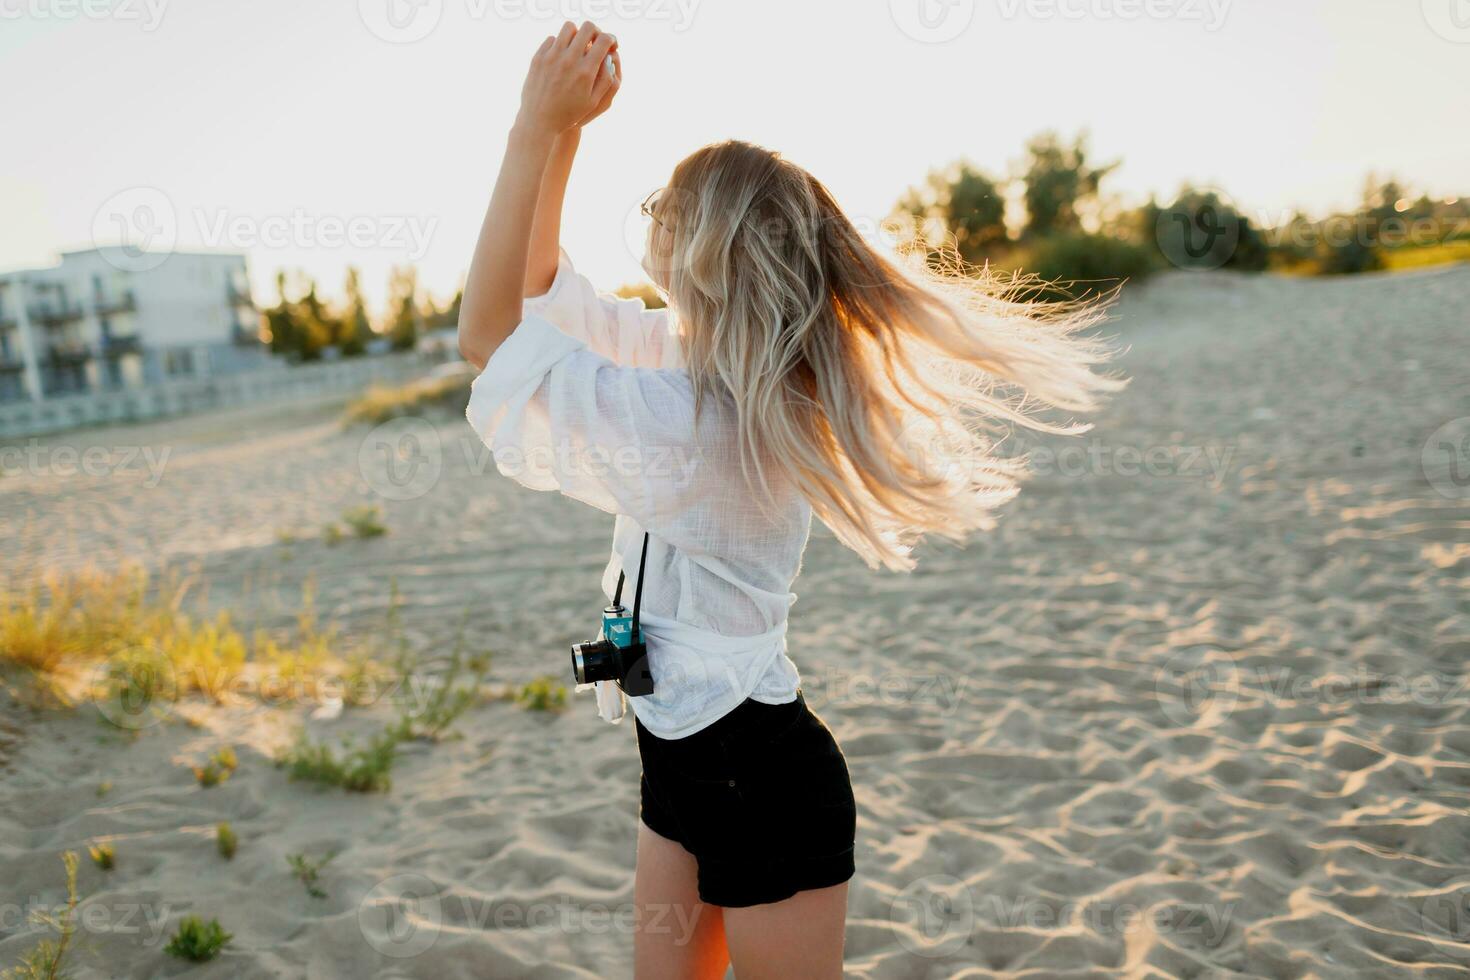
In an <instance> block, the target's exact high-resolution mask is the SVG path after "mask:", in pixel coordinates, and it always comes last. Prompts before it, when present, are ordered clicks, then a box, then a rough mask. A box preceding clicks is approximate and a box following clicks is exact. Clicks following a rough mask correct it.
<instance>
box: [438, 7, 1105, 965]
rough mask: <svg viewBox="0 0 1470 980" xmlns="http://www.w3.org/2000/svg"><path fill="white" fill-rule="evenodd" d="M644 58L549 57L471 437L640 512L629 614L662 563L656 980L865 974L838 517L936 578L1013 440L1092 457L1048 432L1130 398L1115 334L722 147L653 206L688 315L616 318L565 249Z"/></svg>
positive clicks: (527, 137)
mask: <svg viewBox="0 0 1470 980" xmlns="http://www.w3.org/2000/svg"><path fill="white" fill-rule="evenodd" d="M616 48H617V45H616V41H615V39H614V38H613V37H612V36H611V35H609V34H606V33H602V32H600V31H598V30H597V28H596V27H594V26H593V25H592V24H590V23H586V24H583V25H581V27H580V28H578V27H576V26H575V25H573V24H570V23H568V24H566V25H565V26H564V27H563V28H562V30H561V33H560V34H559V35H557V36H556V37H550V38H547V39H546V41H545V42H544V43H543V44H542V45H541V48H540V49H539V50H538V51H537V52H536V55H535V58H534V59H533V60H532V63H531V67H530V70H529V72H528V74H527V76H526V81H525V85H524V88H523V91H522V93H521V108H520V113H519V115H518V117H517V119H516V122H515V125H514V126H513V127H512V129H511V132H510V136H509V139H508V144H507V148H506V153H505V158H504V161H503V163H502V166H501V170H500V175H499V178H498V180H497V181H496V184H495V190H494V192H493V194H492V196H491V201H490V206H489V210H488V212H487V214H486V216H485V222H484V226H483V228H482V230H481V232H480V239H479V243H478V245H477V246H476V249H475V254H474V259H473V261H472V263H471V267H470V271H469V275H468V279H467V281H466V284H465V291H464V299H463V305H462V308H461V316H460V324H459V337H460V349H461V351H462V352H463V354H464V356H465V358H466V359H467V360H469V361H470V362H471V363H472V364H474V365H475V366H476V367H477V368H480V369H481V374H480V376H479V378H478V379H477V380H476V381H475V384H474V388H473V392H472V395H471V399H470V405H469V408H468V410H467V413H466V414H467V416H468V418H469V420H470V423H471V424H472V425H473V426H474V427H475V430H476V432H477V433H478V434H479V435H480V437H481V438H482V439H484V440H485V442H486V444H487V445H489V446H490V448H491V449H492V450H493V451H494V454H495V457H496V461H497V465H498V467H499V468H500V469H501V471H502V472H503V473H506V474H508V475H510V476H512V477H514V478H515V479H517V480H519V481H520V482H522V483H524V484H525V485H527V486H530V487H533V488H536V489H541V490H558V491H560V492H561V493H564V494H566V495H568V496H570V497H573V498H576V499H578V500H581V501H584V502H586V503H588V504H591V505H593V506H595V507H599V508H601V509H603V510H605V511H607V512H609V513H611V514H614V515H616V524H615V530H614V544H613V555H612V559H611V561H610V562H609V564H608V566H607V570H606V573H605V575H604V581H603V586H604V590H605V591H606V592H607V593H608V595H609V596H611V595H612V594H613V592H614V588H613V586H614V584H615V583H616V582H617V580H618V578H619V575H620V573H623V572H624V570H625V569H626V570H627V574H628V576H629V577H630V578H631V577H633V576H635V575H637V570H638V569H639V567H640V559H643V558H644V554H645V553H644V543H645V540H646V541H647V551H646V559H644V560H646V571H645V572H644V574H643V575H642V576H640V577H641V578H646V579H647V587H646V589H644V590H643V593H642V607H641V608H642V613H641V614H642V624H643V632H644V636H645V638H646V640H647V643H648V651H649V653H648V665H649V669H650V670H651V672H652V675H653V679H654V691H653V693H652V694H649V695H647V696H639V697H633V698H630V699H629V702H630V703H631V706H632V708H633V711H634V714H635V716H636V721H635V726H634V727H635V730H636V733H637V739H638V750H639V755H640V758H641V759H642V763H643V776H642V780H641V786H640V792H641V808H640V817H641V824H640V827H639V840H638V860H637V875H636V881H635V886H634V892H635V902H636V904H637V905H638V907H639V909H640V914H641V917H640V924H639V928H638V929H637V931H636V933H635V939H634V959H635V964H636V969H637V975H638V976H639V977H640V978H643V980H650V978H671V980H672V978H677V980H688V978H691V977H694V978H703V977H722V976H723V975H724V972H725V970H726V968H727V966H728V965H729V964H730V963H731V962H733V964H734V966H735V969H736V973H737V974H738V975H739V977H740V978H741V980H753V978H762V977H778V978H788V977H804V978H817V977H838V976H840V975H841V971H842V945H843V927H844V920H845V917H846V907H847V906H846V903H847V882H848V880H849V879H850V878H851V877H852V875H853V872H854V849H853V845H854V839H855V825H856V808H855V805H854V798H853V792H852V785H851V782H850V780H849V778H848V770H847V766H846V763H845V761H844V759H843V756H842V752H841V750H840V749H839V747H838V745H837V743H836V741H835V740H834V739H833V737H832V733H831V732H830V731H829V730H828V728H827V727H826V725H824V724H823V723H822V721H821V720H820V719H819V718H818V717H817V716H816V715H815V714H814V713H813V712H812V711H811V710H810V709H809V708H808V707H807V705H806V703H805V700H804V698H803V697H802V694H801V690H800V685H799V676H798V674H797V671H796V668H795V666H794V665H793V664H792V662H791V660H790V659H789V658H788V657H787V655H786V651H785V630H786V613H787V609H788V607H789V606H790V604H791V602H792V601H793V600H794V599H795V596H793V595H792V594H791V591H790V588H791V583H792V581H793V579H794V578H795V577H796V574H797V571H798V568H799V566H800V563H801V555H802V552H803V549H804V548H805V545H806V539H807V534H808V530H809V528H810V523H811V518H812V515H813V514H815V515H816V516H817V517H819V518H820V519H821V520H822V521H823V522H824V523H825V524H826V525H827V526H828V527H829V528H831V529H832V531H833V532H834V533H835V534H836V535H837V537H838V538H839V539H840V540H841V541H842V542H843V543H845V544H846V545H848V546H849V547H851V548H852V549H853V550H855V551H856V552H857V553H858V554H859V555H861V556H862V557H863V558H864V559H865V560H866V561H867V562H868V563H869V565H870V566H873V567H877V566H880V565H881V566H885V567H887V568H891V569H899V570H906V569H909V568H911V567H913V559H912V557H911V556H910V553H909V549H910V547H911V546H912V545H913V544H914V543H915V542H916V541H917V540H918V539H919V538H920V537H922V536H923V535H925V534H927V533H938V534H942V535H945V536H949V537H954V538H958V537H962V536H963V535H964V533H965V532H966V531H969V530H971V529H975V528H984V527H987V526H989V525H990V523H991V511H992V510H993V509H994V508H995V507H996V506H997V505H998V504H1000V503H1001V502H1003V501H1005V500H1006V499H1008V498H1009V497H1011V496H1012V495H1014V493H1015V492H1016V479H1017V478H1018V477H1019V475H1020V473H1019V464H1018V463H1017V462H1015V461H1009V460H1003V459H1000V458H997V457H995V456H992V455H991V454H990V453H989V452H988V449H987V447H988V445H989V442H988V440H987V439H986V438H985V437H984V435H983V432H982V429H983V427H984V426H985V425H986V424H987V423H990V422H996V421H1001V420H1008V421H1011V422H1018V423H1021V424H1024V425H1028V426H1031V427H1033V428H1040V429H1045V430H1047V431H1059V432H1077V431H1082V430H1083V428H1084V427H1083V426H1080V425H1049V424H1047V423H1044V422H1042V421H1040V420H1039V419H1037V418H1036V417H1035V416H1034V415H1033V414H1032V411H1033V406H1036V407H1046V406H1051V407H1058V408H1063V409H1068V410H1077V411H1082V410H1089V409H1091V408H1093V407H1094V406H1095V403H1096V400H1097V396H1098V395H1099V394H1101V393H1102V392H1105V391H1108V390H1111V389H1114V388H1116V387H1118V385H1119V384H1120V382H1117V381H1114V380H1110V379H1107V378H1104V377H1102V376H1100V375H1098V374H1097V373H1095V372H1094V370H1093V367H1094V365H1096V364H1098V363H1099V362H1100V361H1101V360H1103V358H1104V356H1105V352H1104V350H1103V349H1102V347H1101V346H1100V345H1099V344H1098V343H1097V342H1096V341H1092V340H1087V339H1083V338H1082V337H1080V336H1079V335H1078V331H1079V330H1081V329H1082V328H1083V327H1085V326H1088V325H1089V324H1091V323H1094V322H1096V320H1097V318H1098V316H1099V314H1098V313H1097V311H1096V310H1095V309H1084V310H1072V311H1066V310H1058V309H1055V308H1041V307H1037V306H1021V305H1018V304H1014V303H1010V302H1007V301H1005V300H1003V299H1000V298H997V297H996V296H995V295H992V292H993V291H991V290H989V289H988V288H987V284H986V282H985V281H984V280H983V279H975V278H966V277H962V276H958V275H951V276H941V275H938V274H936V273H933V272H930V271H927V270H926V269H925V268H923V263H919V266H918V267H917V268H914V269H904V268H900V267H899V266H897V265H895V264H893V263H890V262H889V261H887V260H885V259H884V258H882V257H880V256H879V255H878V254H876V253H875V252H874V251H873V250H872V249H871V248H870V247H869V246H868V244H867V243H866V242H864V241H863V239H862V238H861V237H860V236H859V235H858V233H857V232H856V230H855V229H854V228H853V226H852V224H851V223H850V222H849V221H848V220H847V219H846V218H845V217H844V216H843V215H842V213H841V211H840V210H839V209H838V207H837V205H836V203H835V202H834V201H833V199H832V197H831V195H830V194H829V193H828V192H827V190H826V188H824V187H823V186H822V185H821V184H820V183H818V182H817V181H816V180H815V179H814V178H812V177H811V176H810V175H809V174H807V173H806V172H805V171H803V170H801V169H800V168H798V167H796V166H794V165H792V164H790V163H788V162H786V161H783V160H781V159H780V158H779V157H778V156H776V155H775V154H772V153H770V152H768V151H766V150H762V149H760V148H758V147H754V146H750V145H748V144H744V143H734V142H732V143H724V144H719V145H715V146H709V147H705V148H704V149H701V150H699V151H697V152H696V153H694V154H693V155H692V156H690V157H689V158H688V159H686V160H684V161H683V162H682V163H681V164H680V165H679V166H678V168H677V169H676V170H675V171H674V174H673V176H672V178H671V180H670V181H669V184H668V186H667V187H666V188H664V190H663V191H662V192H660V193H658V194H656V195H655V196H654V197H653V198H652V199H650V201H648V202H646V203H645V213H646V214H647V215H648V216H649V217H650V218H651V221H650V223H649V230H648V244H647V255H646V257H645V260H644V266H645V268H646V269H647V271H648V273H649V275H650V276H651V277H652V278H653V281H654V282H655V284H656V285H657V286H658V287H659V288H660V290H661V291H662V292H663V293H665V294H666V295H667V296H668V297H669V301H670V308H671V311H672V315H667V314H666V313H665V312H664V311H649V310H645V309H644V308H643V304H642V303H640V302H638V301H636V300H618V299H614V298H612V297H608V296H600V295H598V294H597V292H596V291H595V290H594V289H593V288H592V287H591V286H590V284H589V283H588V282H587V281H586V280H585V279H583V278H581V277H580V276H578V275H577V274H576V272H575V271H574V270H573V269H572V266H571V264H570V260H569V259H568V258H567V256H566V255H565V254H564V253H562V252H561V251H560V249H559V245H558V233H559V232H558V229H559V226H560V222H561V209H562V197H563V193H564V190H565V187H566V182H567V177H568V174H569V173H570V170H571V165H572V158H573V156H574V154H575V152H576V149H577V141H578V134H579V132H580V129H581V127H582V126H584V125H586V124H587V123H588V122H590V121H591V120H593V119H594V118H596V117H597V116H599V115H601V114H602V113H603V112H604V111H605V110H606V109H607V108H608V106H609V105H610V104H611V102H612V99H613V97H614V96H615V94H616V93H617V90H618V86H619V83H620V79H621V72H622V65H621V61H620V59H619V57H618V54H617V50H616ZM645 532H647V538H646V539H645ZM629 584H630V586H632V585H636V584H638V583H635V582H631V581H630V583H629Z"/></svg>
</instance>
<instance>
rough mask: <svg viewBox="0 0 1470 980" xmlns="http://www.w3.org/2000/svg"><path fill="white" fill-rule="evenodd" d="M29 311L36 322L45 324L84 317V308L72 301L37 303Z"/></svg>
mask: <svg viewBox="0 0 1470 980" xmlns="http://www.w3.org/2000/svg"><path fill="white" fill-rule="evenodd" d="M27 313H29V314H30V318H31V319H32V320H34V321H35V322H37V323H44V324H52V323H66V322H67V321H69V320H80V319H81V318H82V308H81V307H80V306H76V305H74V304H70V303H37V304H36V305H35V306H32V307H30V309H28V310H27Z"/></svg>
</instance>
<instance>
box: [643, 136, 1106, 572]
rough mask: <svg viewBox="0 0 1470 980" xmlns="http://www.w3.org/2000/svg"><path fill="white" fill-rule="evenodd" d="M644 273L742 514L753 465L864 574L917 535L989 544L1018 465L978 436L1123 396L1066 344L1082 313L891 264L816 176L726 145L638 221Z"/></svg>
mask: <svg viewBox="0 0 1470 980" xmlns="http://www.w3.org/2000/svg"><path fill="white" fill-rule="evenodd" d="M655 208H656V210H655V212H654V213H655V215H656V218H657V221H658V225H659V226H660V228H661V229H665V230H663V231H661V232H656V234H661V235H662V237H663V244H662V247H661V248H660V249H658V251H659V252H661V253H662V257H661V258H657V259H655V260H654V261H656V262H657V263H658V266H659V268H657V269H656V270H651V271H653V272H654V274H655V277H656V278H657V279H659V280H660V282H659V284H660V285H661V286H662V287H663V288H664V289H665V290H666V291H667V292H668V294H669V299H670V305H671V306H672V307H673V309H674V311H675V313H676V315H677V317H678V320H679V323H680V324H681V329H682V334H681V343H682V344H683V345H684V353H685V358H686V363H687V365H688V369H689V373H690V375H691V378H692V380H693V383H694V391H695V398H696V413H697V412H698V405H699V404H700V403H701V402H703V401H704V400H705V399H707V398H709V397H710V396H711V395H712V394H713V393H714V392H716V391H718V390H719V389H720V388H723V389H725V390H726V391H728V393H729V395H730V396H731V398H732V400H733V403H734V405H735V409H736V415H737V420H738V425H737V428H738V432H739V440H740V460H741V467H742V470H743V472H744V474H745V477H746V479H747V481H748V482H749V483H750V485H751V487H752V488H753V489H755V490H757V491H758V497H757V499H761V500H768V499H770V492H771V482H770V475H771V468H772V467H776V468H777V472H780V473H783V474H785V475H786V477H787V478H788V479H789V480H790V481H791V482H792V484H794V486H795V488H796V489H797V490H798V491H799V492H800V493H801V494H802V495H803V496H804V497H805V498H806V500H807V501H808V502H809V503H810V504H811V507H812V511H813V513H814V514H815V515H816V516H817V517H818V518H819V519H820V520H821V521H823V522H824V523H825V524H826V525H827V526H828V527H829V528H831V529H832V531H833V532H834V533H835V534H836V535H837V537H838V539H840V540H841V541H842V542H843V543H844V544H846V545H847V546H848V547H850V548H852V549H853V550H854V551H856V552H857V553H858V554H859V555H861V556H862V557H863V559H864V560H865V561H866V562H867V563H868V564H869V565H870V566H873V567H876V566H878V565H883V566H886V567H888V568H893V569H903V570H907V569H910V568H912V567H913V566H914V561H913V558H912V557H911V550H912V545H913V544H914V543H915V542H916V541H917V540H918V539H919V538H921V537H923V536H924V535H926V534H936V535H942V536H944V537H948V538H953V539H962V538H963V537H964V535H965V534H966V532H968V531H971V530H974V529H984V528H989V527H991V526H992V525H993V524H994V518H993V512H994V510H995V509H996V508H997V507H998V506H999V505H1000V504H1002V503H1004V502H1005V501H1007V500H1009V499H1010V498H1011V497H1012V496H1014V495H1015V494H1016V492H1017V490H1018V480H1019V479H1020V478H1021V477H1022V476H1023V474H1024V472H1025V469H1026V463H1025V461H1024V459H1022V458H1018V457H1010V458H1007V457H1003V456H1000V455H998V454H997V453H996V452H995V451H994V449H995V440H994V438H993V437H994V435H995V434H996V433H997V431H998V430H999V429H1001V428H1003V425H1002V423H1005V422H1010V423H1015V424H1018V425H1022V426H1026V427H1028V428H1032V429H1037V430H1041V431H1046V432H1057V433H1078V432H1083V431H1085V430H1086V429H1087V428H1088V426H1086V425H1084V424H1081V423H1079V422H1076V421H1069V422H1048V421H1045V420H1043V419H1042V418H1041V417H1040V416H1039V415H1038V414H1037V412H1038V411H1039V410H1043V409H1046V408H1054V409H1065V410H1069V411H1075V412H1088V411H1091V410H1093V409H1095V408H1096V407H1097V405H1098V400H1099V396H1100V395H1101V394H1102V393H1105V392H1108V391H1113V390H1116V389H1117V388H1119V387H1121V386H1122V384H1123V382H1122V381H1120V380H1118V379H1115V378H1110V377H1106V376H1104V375H1101V374H1099V373H1097V372H1096V371H1095V370H1094V367H1095V366H1096V365H1099V364H1100V363H1102V362H1103V361H1105V360H1106V359H1107V357H1108V355H1109V350H1108V348H1107V346H1106V344H1105V343H1104V342H1103V341H1101V340H1100V339H1098V338H1096V337H1093V336H1090V335H1084V334H1083V331H1084V330H1085V329H1086V328H1088V327H1090V326H1092V325H1094V324H1095V323H1096V322H1098V320H1100V319H1101V318H1102V316H1103V313H1102V310H1101V307H1100V304H1097V303H1093V304H1087V305H1080V306H1079V305H1058V304H1051V305H1044V304H1028V303H1022V302H1017V301H1014V300H1013V299H1011V298H1010V296H1011V295H1012V294H1011V293H1010V292H1009V291H1008V290H1007V289H1006V288H1005V284H1004V283H1003V282H1002V281H1001V280H999V279H998V278H997V277H994V276H991V275H989V274H988V273H987V272H985V271H984V270H973V269H966V268H963V267H962V266H960V265H959V264H958V263H956V262H951V263H949V267H948V268H946V269H936V268H934V267H933V263H932V262H931V261H925V260H924V259H923V258H915V259H913V260H911V261H908V262H907V263H905V262H903V261H897V262H895V261H889V260H888V259H885V258H884V257H883V256H882V255H880V254H879V253H878V252H877V251H875V250H874V248H873V247H871V246H870V245H869V243H868V242H867V241H865V240H864V238H863V237H862V235H861V234H860V233H859V232H858V230H857V229H856V228H855V227H854V226H853V224H852V222H851V221H849V220H848V219H847V217H846V216H845V215H844V214H843V213H842V211H841V209H840V208H839V207H838V206H837V203H836V202H835V201H834V200H833V198H832V195H831V193H830V192H828V190H827V188H826V187H824V186H823V185H822V184H821V183H820V182H819V181H818V180H816V178H814V177H812V176H811V174H809V173H807V172H806V171H805V170H803V169H802V168H801V167H798V166H796V165H795V164H793V163H790V162H789V161H786V160H783V159H782V158H780V157H779V156H778V155H776V154H775V153H772V152H771V151H769V150H766V149H763V148H761V147H758V146H753V145H751V144H749V143H743V142H738V141H730V142H725V143H718V144H714V145H711V146H706V147H704V148H702V149H700V150H698V151H696V152H695V153H693V154H692V155H690V156H689V157H687V158H686V159H685V160H683V161H682V162H681V163H680V164H679V165H678V167H677V168H676V169H675V171H674V174H673V178H672V180H671V181H670V183H669V186H668V187H667V188H665V189H664V192H663V193H662V195H661V196H660V198H659V200H658V203H657V204H656V205H655Z"/></svg>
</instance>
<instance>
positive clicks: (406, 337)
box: [388, 265, 423, 350]
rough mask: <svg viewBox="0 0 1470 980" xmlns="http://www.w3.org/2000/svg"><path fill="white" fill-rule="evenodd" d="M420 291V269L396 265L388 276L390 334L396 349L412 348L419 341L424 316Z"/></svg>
mask: <svg viewBox="0 0 1470 980" xmlns="http://www.w3.org/2000/svg"><path fill="white" fill-rule="evenodd" d="M418 292H419V286H418V271H417V270H416V269H414V267H413V266H411V265H405V266H394V267H393V271H392V272H391V273H390V274H389V278H388V336H389V337H390V338H391V339H392V341H393V349H394V350H411V349H412V348H413V346H414V344H416V343H418V339H419V329H420V325H421V322H422V317H423V314H422V312H421V310H420V309H419V296H418Z"/></svg>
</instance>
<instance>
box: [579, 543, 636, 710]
mask: <svg viewBox="0 0 1470 980" xmlns="http://www.w3.org/2000/svg"><path fill="white" fill-rule="evenodd" d="M647 563H648V534H647V532H645V533H644V535H643V557H642V558H641V559H640V560H639V562H638V587H637V589H635V590H634V595H633V612H632V614H631V615H629V613H628V610H627V609H625V608H624V607H623V603H622V598H623V582H624V580H625V576H624V574H623V573H621V572H619V573H618V587H617V591H616V592H615V593H614V595H613V601H612V605H610V606H608V607H607V608H606V609H604V610H603V611H602V632H601V633H600V634H599V635H598V637H597V639H595V640H589V641H588V642H586V643H574V644H573V645H572V676H573V677H575V678H576V681H577V683H578V684H591V683H592V682H594V681H617V682H618V686H619V687H621V688H622V689H623V693H624V694H626V695H628V696H629V697H634V698H636V697H643V696H644V695H648V694H652V693H653V674H652V672H651V671H649V669H648V644H646V643H645V642H643V632H642V630H641V629H640V628H639V608H640V607H641V606H642V605H643V571H644V568H645V567H646V565H647Z"/></svg>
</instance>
